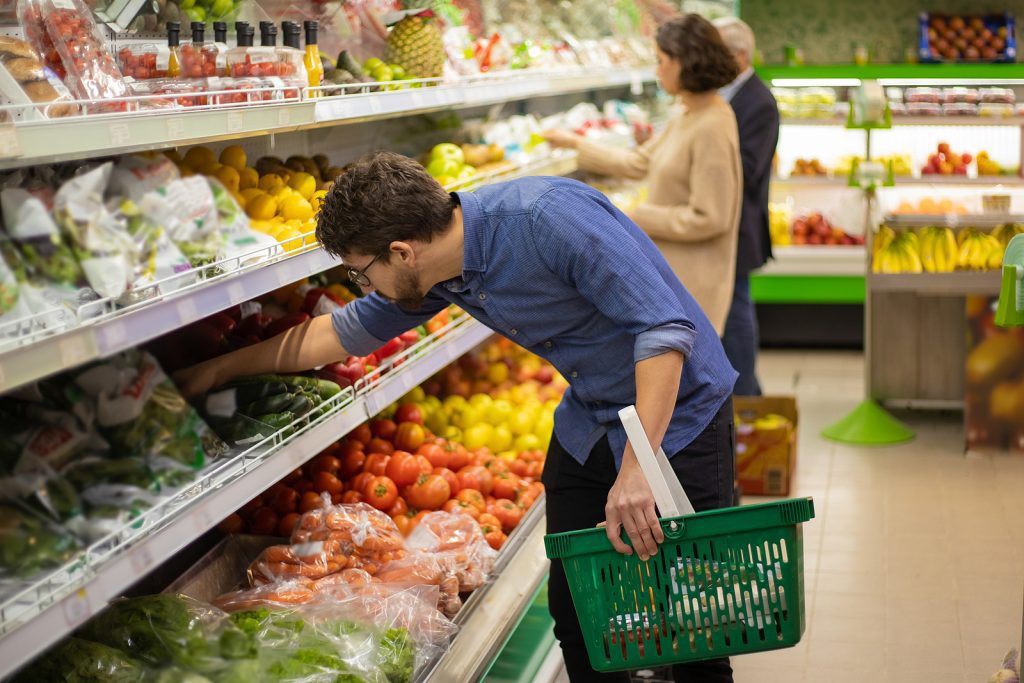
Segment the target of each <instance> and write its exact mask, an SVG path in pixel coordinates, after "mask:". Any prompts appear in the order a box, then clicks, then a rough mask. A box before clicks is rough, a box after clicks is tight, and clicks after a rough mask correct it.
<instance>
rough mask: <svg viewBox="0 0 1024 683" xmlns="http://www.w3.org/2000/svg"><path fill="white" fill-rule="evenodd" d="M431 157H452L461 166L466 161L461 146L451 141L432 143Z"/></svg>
mask: <svg viewBox="0 0 1024 683" xmlns="http://www.w3.org/2000/svg"><path fill="white" fill-rule="evenodd" d="M430 158H431V159H453V160H455V161H456V162H458V164H459V166H462V164H464V163H465V162H466V157H465V155H464V154H463V153H462V148H461V147H459V146H458V145H456V144H454V143H451V142H442V143H441V144H439V145H434V148H433V149H432V150H430Z"/></svg>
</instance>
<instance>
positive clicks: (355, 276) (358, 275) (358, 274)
mask: <svg viewBox="0 0 1024 683" xmlns="http://www.w3.org/2000/svg"><path fill="white" fill-rule="evenodd" d="M378 258H380V254H378V255H377V256H374V257H373V260H372V261H370V262H369V263H367V264H366V266H365V267H364V268H363V269H362V270H356V269H355V268H349V269H348V279H349V280H351V281H352V282H353V283H355V284H357V285H359V286H360V287H369V286H370V278H368V277H366V271H368V270H369V269H370V266H372V265H373V264H374V263H376V262H377V259H378Z"/></svg>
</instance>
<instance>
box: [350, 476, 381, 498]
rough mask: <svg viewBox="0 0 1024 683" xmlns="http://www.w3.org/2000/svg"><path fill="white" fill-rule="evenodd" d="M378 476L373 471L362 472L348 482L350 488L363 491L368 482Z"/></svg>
mask: <svg viewBox="0 0 1024 683" xmlns="http://www.w3.org/2000/svg"><path fill="white" fill-rule="evenodd" d="M376 476H377V475H376V474H373V473H371V472H360V473H359V474H357V475H356V476H355V478H354V479H352V481H350V482H349V483H348V490H349V491H358V492H359V493H362V492H363V489H364V488H366V482H368V481H370V480H371V479H373V478H374V477H376Z"/></svg>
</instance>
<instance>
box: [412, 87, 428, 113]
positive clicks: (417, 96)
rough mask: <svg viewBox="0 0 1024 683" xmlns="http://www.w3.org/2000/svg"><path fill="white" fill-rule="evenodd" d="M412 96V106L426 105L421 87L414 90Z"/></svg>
mask: <svg viewBox="0 0 1024 683" xmlns="http://www.w3.org/2000/svg"><path fill="white" fill-rule="evenodd" d="M411 96H412V106H414V107H416V108H417V109H419V108H420V107H422V106H424V102H425V98H424V96H423V93H421V92H420V91H419V89H416V90H413V91H412V94H411Z"/></svg>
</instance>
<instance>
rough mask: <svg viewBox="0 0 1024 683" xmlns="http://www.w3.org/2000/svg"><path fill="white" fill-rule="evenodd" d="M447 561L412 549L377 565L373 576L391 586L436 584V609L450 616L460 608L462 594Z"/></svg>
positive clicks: (456, 578) (457, 579)
mask: <svg viewBox="0 0 1024 683" xmlns="http://www.w3.org/2000/svg"><path fill="white" fill-rule="evenodd" d="M451 564H452V563H450V562H445V561H442V559H439V558H437V557H434V556H433V555H430V554H428V553H423V552H414V553H410V554H409V555H406V556H405V557H403V558H402V559H400V560H395V561H393V562H389V563H387V564H386V565H384V566H383V567H381V568H380V571H378V572H377V576H376V578H377V579H378V580H379V581H382V582H383V583H385V584H389V585H393V586H403V587H408V586H417V585H424V586H436V587H437V596H436V600H435V601H434V605H435V606H436V609H438V610H440V611H441V612H443V613H444V614H445V615H446V616H449V617H453V616H455V615H456V614H458V612H459V610H460V609H462V598H461V597H460V596H459V577H458V575H457V574H456V573H455V571H454V570H453V568H452V567H451Z"/></svg>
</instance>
